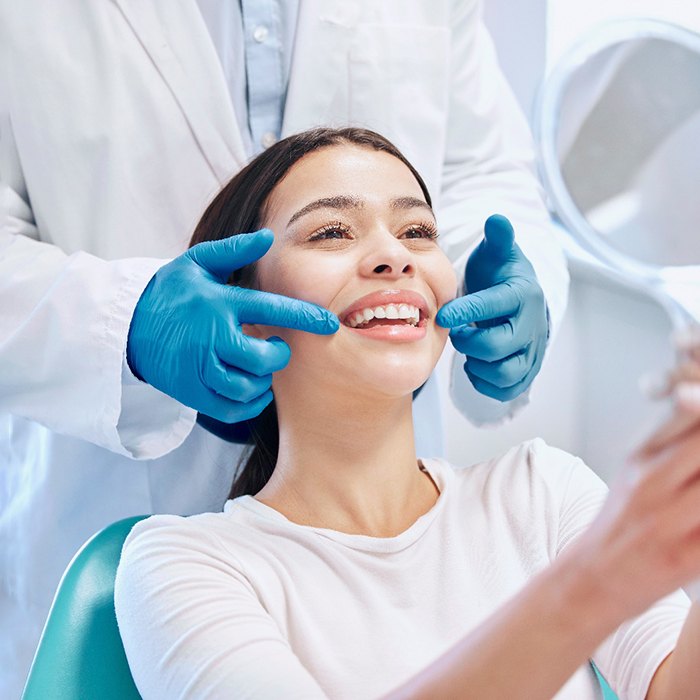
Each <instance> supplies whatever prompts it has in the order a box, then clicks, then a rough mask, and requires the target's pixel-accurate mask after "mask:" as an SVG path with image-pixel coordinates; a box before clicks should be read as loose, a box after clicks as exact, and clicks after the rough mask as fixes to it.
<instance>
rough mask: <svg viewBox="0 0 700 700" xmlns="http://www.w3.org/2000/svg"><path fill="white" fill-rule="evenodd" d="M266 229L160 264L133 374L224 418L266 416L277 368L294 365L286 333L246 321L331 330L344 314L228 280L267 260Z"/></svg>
mask: <svg viewBox="0 0 700 700" xmlns="http://www.w3.org/2000/svg"><path fill="white" fill-rule="evenodd" d="M272 241H273V233H272V231H269V230H267V229H262V230H261V231H258V232H256V233H250V234H242V235H237V236H232V237H231V238H225V239H222V240H219V241H208V242H205V243H200V244H198V245H195V246H193V247H192V248H190V249H189V250H188V251H187V252H186V253H184V254H182V255H180V256H179V257H177V258H175V259H174V260H172V261H171V262H169V263H168V264H167V265H164V266H163V267H161V268H160V269H159V270H158V271H157V272H156V274H155V275H154V276H153V278H152V279H151V281H150V282H149V283H148V286H147V287H146V289H145V290H144V292H143V294H142V295H141V298H140V299H139V301H138V303H137V304H136V308H135V310H134V314H133V318H132V320H131V326H130V328H129V337H128V341H127V362H128V363H129V367H130V368H131V371H132V372H133V373H134V374H135V375H136V376H138V377H139V378H140V379H142V380H143V381H145V382H148V383H149V384H151V385H152V386H154V387H155V388H156V389H159V390H160V391H162V392H163V393H165V394H168V395H169V396H172V397H173V398H175V399H177V400H178V401H180V402H181V403H183V404H185V405H186V406H190V407H191V408H195V409H196V410H197V411H200V412H201V413H203V414H205V415H207V416H211V417H212V418H214V419H216V420H219V421H223V422H225V423H235V422H238V421H243V420H247V419H249V418H253V417H255V416H257V415H259V414H260V412H261V411H262V410H263V409H264V408H265V406H267V404H268V403H270V401H271V400H272V391H271V390H270V386H271V384H272V373H273V372H276V371H278V370H280V369H282V368H283V367H285V366H286V365H287V363H288V362H289V357H290V349H289V346H288V345H287V344H286V343H285V342H284V341H283V340H282V339H281V338H269V339H268V340H259V339H257V338H252V337H250V336H248V335H245V334H244V333H243V331H242V329H241V324H242V323H260V324H263V325H270V326H283V327H285V328H296V329H299V330H303V331H308V332H309V333H318V334H321V335H329V334H331V333H335V332H336V331H337V330H338V328H339V322H338V318H337V316H335V314H333V313H331V312H330V311H328V310H327V309H324V308H322V307H320V306H317V305H315V304H311V303H308V302H304V301H300V300H298V299H291V298H289V297H284V296H280V295H277V294H270V293H267V292H260V291H256V290H252V289H244V288H241V287H234V286H230V285H227V284H226V281H227V280H228V278H229V276H230V274H231V272H232V271H233V270H236V269H239V268H241V267H244V266H245V265H248V264H250V263H252V262H254V261H255V260H257V259H258V258H260V257H262V256H263V255H264V254H265V253H266V252H267V251H268V250H269V248H270V246H271V245H272Z"/></svg>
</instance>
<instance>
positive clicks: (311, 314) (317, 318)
mask: <svg viewBox="0 0 700 700" xmlns="http://www.w3.org/2000/svg"><path fill="white" fill-rule="evenodd" d="M232 292H233V293H234V294H235V301H236V309H237V314H238V320H239V321H240V323H255V324H262V325H263V326H281V327H283V328H294V329H296V330H300V331H307V332H308V333H317V334H319V335H331V334H333V333H335V332H336V331H337V330H338V328H340V321H339V320H338V317H337V316H336V315H335V314H334V313H332V312H330V311H329V310H328V309H324V308H323V307H322V306H318V305H317V304H312V303H311V302H308V301H301V300H300V299H293V298H292V297H285V296H282V295H281V294H271V293H270V292H259V291H256V290H253V289H232Z"/></svg>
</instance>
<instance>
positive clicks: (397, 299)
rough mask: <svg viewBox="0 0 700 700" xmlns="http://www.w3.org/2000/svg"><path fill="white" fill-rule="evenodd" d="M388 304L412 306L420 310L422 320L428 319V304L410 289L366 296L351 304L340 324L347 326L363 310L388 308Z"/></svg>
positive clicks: (391, 290) (373, 293)
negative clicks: (353, 316) (349, 320)
mask: <svg viewBox="0 0 700 700" xmlns="http://www.w3.org/2000/svg"><path fill="white" fill-rule="evenodd" d="M388 304H410V305H411V306H416V307H417V308H418V310H419V311H420V315H421V320H422V319H424V318H427V317H428V302H427V301H426V300H425V297H424V296H423V295H422V294H419V293H418V292H414V291H412V290H410V289H382V290H381V291H379V292H371V293H370V294H365V296H363V297H360V298H359V299H357V301H354V302H353V303H352V304H350V306H348V308H347V309H345V310H344V311H343V312H341V314H340V322H341V323H343V324H346V322H347V320H348V318H349V317H350V316H351V315H352V314H354V313H356V312H358V311H360V310H362V309H372V308H375V307H377V306H387V305H388Z"/></svg>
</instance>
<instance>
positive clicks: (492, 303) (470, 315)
mask: <svg viewBox="0 0 700 700" xmlns="http://www.w3.org/2000/svg"><path fill="white" fill-rule="evenodd" d="M521 299H522V294H521V292H520V291H519V290H518V289H516V288H514V287H513V286H511V285H510V284H497V285H495V286H493V287H489V288H488V289H483V290H482V291H480V292H474V293H473V294H466V295H464V296H462V297H458V298H457V299H454V300H453V301H450V302H448V303H447V304H445V305H444V306H443V307H442V308H441V309H440V310H439V311H438V313H437V316H436V317H435V320H436V322H437V323H438V324H439V325H441V326H442V327H443V328H454V327H455V326H463V325H466V324H468V323H475V322H478V321H489V320H492V319H497V318H504V317H506V318H507V317H509V316H512V315H513V314H515V313H517V311H518V309H519V308H520V303H521Z"/></svg>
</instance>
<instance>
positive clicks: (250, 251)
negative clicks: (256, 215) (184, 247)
mask: <svg viewBox="0 0 700 700" xmlns="http://www.w3.org/2000/svg"><path fill="white" fill-rule="evenodd" d="M274 238H275V237H274V234H273V233H272V231H270V229H268V228H262V229H260V230H259V231H256V232H255V233H241V234H237V235H235V236H229V237H228V238H222V239H221V240H218V241H205V242H204V243H198V244H197V245H195V246H192V247H191V248H190V249H189V250H188V251H187V253H186V255H188V256H189V257H190V258H191V259H192V260H194V262H196V263H197V265H199V266H200V267H203V268H204V269H205V270H207V271H208V272H210V273H211V274H212V275H215V276H216V277H218V278H219V279H220V280H221V281H222V282H226V280H227V279H228V278H229V277H230V275H231V273H232V272H233V271H234V270H238V269H240V268H241V267H245V266H246V265H250V263H252V262H255V261H256V260H258V259H259V258H261V257H262V256H263V255H265V253H267V251H268V250H270V247H271V246H272V242H273V241H274Z"/></svg>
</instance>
